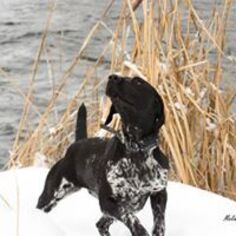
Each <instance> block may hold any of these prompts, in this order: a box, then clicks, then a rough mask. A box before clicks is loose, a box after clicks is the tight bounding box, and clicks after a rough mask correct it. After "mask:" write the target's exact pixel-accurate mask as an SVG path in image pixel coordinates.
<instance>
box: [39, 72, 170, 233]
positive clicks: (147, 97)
mask: <svg viewBox="0 0 236 236" xmlns="http://www.w3.org/2000/svg"><path fill="white" fill-rule="evenodd" d="M106 94H107V95H108V96H109V97H110V99H111V101H112V108H111V112H110V114H109V116H108V118H107V121H106V124H108V123H110V121H111V120H112V115H113V114H114V113H119V114H120V116H121V120H122V130H121V131H120V132H119V134H117V135H115V136H114V137H113V138H111V139H100V138H88V139H80V137H84V136H85V135H84V134H85V132H84V131H83V128H82V129H81V130H82V131H81V132H82V135H81V134H79V133H78V134H76V140H78V141H77V142H75V143H74V144H72V145H71V146H70V147H69V148H68V150H67V152H66V155H65V157H64V158H63V159H62V160H60V161H59V162H58V163H57V164H55V166H54V167H52V169H51V170H50V172H49V174H48V176H47V179H46V183H45V187H44V190H43V193H42V194H41V196H40V198H39V201H38V205H37V207H38V208H39V209H44V211H50V210H51V209H52V207H54V206H55V205H56V203H57V202H58V201H59V200H60V199H61V198H63V197H64V196H66V195H68V194H69V193H72V192H74V191H76V190H78V189H79V188H82V187H83V188H87V189H88V190H89V192H90V193H91V194H93V195H94V196H96V197H97V198H98V200H99V204H100V208H101V210H102V212H103V216H102V218H101V219H100V220H99V221H98V223H97V227H98V230H99V233H100V235H102V236H109V235H110V233H109V226H110V225H111V224H112V222H113V221H114V219H116V220H119V221H121V222H123V223H124V224H125V225H126V226H127V227H128V228H129V230H130V232H131V233H132V235H133V236H147V235H149V234H148V232H147V230H146V229H145V228H144V227H143V226H142V224H141V223H140V222H139V220H138V218H137V217H136V216H135V212H137V211H139V210H141V209H142V208H143V206H144V205H145V203H146V200H147V199H148V198H149V197H150V199H151V206H152V210H153V217H154V227H153V233H152V235H153V236H164V231H165V222H164V213H165V207H166V201H167V193H166V185H167V173H168V160H167V158H166V156H165V155H164V154H163V153H162V151H161V150H160V148H159V147H158V139H157V137H158V132H159V129H160V127H161V126H162V125H163V124H164V120H165V116H164V105H163V102H162V99H161V97H160V96H159V94H158V93H157V92H156V90H155V89H154V88H153V87H152V86H150V85H149V84H148V83H147V82H145V81H144V80H142V79H140V78H138V77H134V78H127V77H121V76H117V75H111V76H109V81H108V84H107V88H106ZM83 109H84V108H83ZM83 109H82V110H83ZM81 114H82V115H81ZM83 114H84V112H81V113H80V112H79V113H78V116H81V117H83V118H80V117H78V120H82V121H83V122H77V123H78V124H79V125H80V126H81V127H86V126H85V124H84V122H85V123H86V119H84V115H83ZM79 130H80V129H77V131H78V132H79Z"/></svg>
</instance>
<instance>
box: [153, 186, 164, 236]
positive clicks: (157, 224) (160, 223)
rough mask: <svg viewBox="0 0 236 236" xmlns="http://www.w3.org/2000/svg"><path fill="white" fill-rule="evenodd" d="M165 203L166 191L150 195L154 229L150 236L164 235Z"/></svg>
mask: <svg viewBox="0 0 236 236" xmlns="http://www.w3.org/2000/svg"><path fill="white" fill-rule="evenodd" d="M166 202H167V192H166V189H164V190H162V191H161V192H158V193H155V194H153V195H151V207H152V212H153V219H154V227H153V231H152V236H164V235H165V208H166Z"/></svg>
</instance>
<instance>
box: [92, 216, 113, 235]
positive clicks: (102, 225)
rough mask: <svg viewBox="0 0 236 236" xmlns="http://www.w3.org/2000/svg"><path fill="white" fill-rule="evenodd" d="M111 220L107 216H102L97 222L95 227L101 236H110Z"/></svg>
mask: <svg viewBox="0 0 236 236" xmlns="http://www.w3.org/2000/svg"><path fill="white" fill-rule="evenodd" d="M113 221H114V220H113V218H111V217H109V216H105V215H104V216H102V217H101V219H100V220H99V221H98V222H97V224H96V226H97V228H98V231H99V233H100V235H101V236H110V233H109V227H110V225H111V224H112V223H113Z"/></svg>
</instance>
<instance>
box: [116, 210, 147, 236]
mask: <svg viewBox="0 0 236 236" xmlns="http://www.w3.org/2000/svg"><path fill="white" fill-rule="evenodd" d="M120 220H121V221H122V222H123V223H124V224H125V225H126V226H127V227H128V228H129V229H130V231H131V233H132V236H149V234H148V232H147V231H146V229H145V228H144V227H143V226H142V225H141V223H140V222H139V219H138V218H137V217H136V216H135V215H134V214H132V213H128V214H124V215H122V216H121V219H120Z"/></svg>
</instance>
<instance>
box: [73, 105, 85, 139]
mask: <svg viewBox="0 0 236 236" xmlns="http://www.w3.org/2000/svg"><path fill="white" fill-rule="evenodd" d="M84 138H87V109H86V106H85V105H84V103H82V104H81V106H80V108H79V110H78V113H77V120H76V127H75V142H77V141H78V140H80V139H84Z"/></svg>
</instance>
